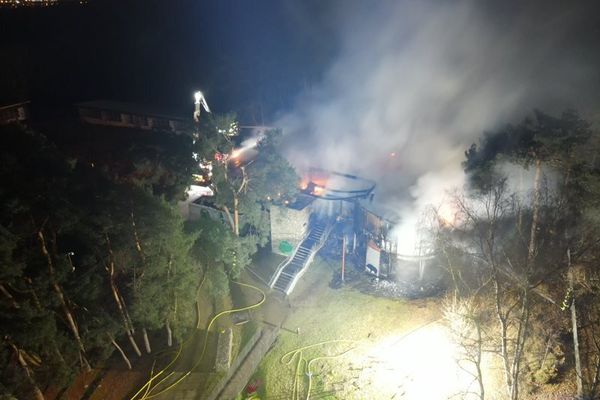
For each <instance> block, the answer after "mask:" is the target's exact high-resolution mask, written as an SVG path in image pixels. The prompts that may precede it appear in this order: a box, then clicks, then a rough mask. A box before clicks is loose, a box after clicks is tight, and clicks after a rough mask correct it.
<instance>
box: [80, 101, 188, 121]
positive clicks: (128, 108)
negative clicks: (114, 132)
mask: <svg viewBox="0 0 600 400" xmlns="http://www.w3.org/2000/svg"><path fill="white" fill-rule="evenodd" d="M76 106H77V107H81V108H96V109H99V110H108V111H120V112H126V113H131V114H139V115H146V116H152V117H160V118H165V119H178V120H191V119H192V118H191V112H190V116H187V117H186V116H183V115H181V114H180V112H178V111H176V112H172V113H171V112H168V111H167V112H165V109H164V108H159V107H156V106H149V105H144V104H137V103H127V102H122V101H112V100H92V101H84V102H81V103H77V104H76Z"/></svg>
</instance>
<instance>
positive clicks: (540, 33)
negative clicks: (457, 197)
mask: <svg viewBox="0 0 600 400" xmlns="http://www.w3.org/2000/svg"><path fill="white" fill-rule="evenodd" d="M493 3H494V2H481V1H472V2H469V1H463V2H458V1H438V2H432V1H389V2H377V3H376V4H375V5H373V3H372V2H358V1H357V2H340V3H339V4H337V6H339V7H338V8H339V12H338V13H336V14H335V15H336V18H335V19H333V20H332V21H330V23H331V24H332V25H334V26H335V31H336V32H337V33H338V36H337V37H336V38H337V39H338V40H339V43H340V45H339V56H338V57H337V58H336V61H335V62H334V63H333V64H332V65H331V67H330V68H329V70H328V71H327V73H326V74H325V76H324V78H323V80H322V82H320V83H319V84H318V85H315V86H314V87H312V88H310V89H308V90H307V91H306V92H305V93H302V94H301V95H300V96H299V97H298V100H297V103H296V107H295V108H294V109H293V110H292V111H291V112H289V113H288V114H286V115H283V116H282V117H281V118H280V120H279V121H278V123H277V125H278V126H281V127H283V129H284V132H285V133H286V134H287V139H288V146H287V149H288V150H287V151H288V155H289V158H290V159H291V160H292V162H293V163H294V164H295V165H296V166H297V167H299V168H304V167H306V166H319V167H323V168H327V169H331V170H334V171H341V172H346V173H353V174H357V175H360V176H363V177H366V178H370V179H373V180H375V181H376V182H377V189H376V195H375V202H376V203H377V206H378V207H380V208H381V209H382V210H385V211H382V213H389V212H393V213H395V214H397V215H398V216H399V218H400V221H401V224H400V228H399V232H403V233H402V235H403V236H406V235H408V232H411V231H413V232H414V229H413V226H414V224H415V223H416V221H418V219H419V217H418V216H419V215H420V214H421V213H422V212H423V210H424V209H425V207H427V206H429V205H432V204H433V205H435V206H438V205H440V204H441V203H443V200H444V196H445V195H446V191H447V190H448V189H451V188H453V187H461V186H462V185H463V181H464V174H463V171H462V168H461V161H462V160H463V159H464V150H465V149H466V148H467V147H468V146H469V145H470V144H471V143H473V142H476V141H477V139H478V137H479V136H480V135H481V134H482V132H484V131H488V130H493V129H495V128H496V127H498V126H499V125H501V124H505V123H508V122H517V121H518V120H520V119H521V118H522V117H523V116H524V115H525V114H527V113H529V112H530V111H531V110H532V109H533V108H540V109H542V110H544V111H546V112H549V113H558V112H561V111H562V110H564V109H566V108H575V109H578V110H579V111H581V112H583V113H584V116H587V117H588V118H593V117H594V116H593V115H592V114H590V113H589V111H590V110H594V106H595V105H596V104H597V99H596V97H595V93H598V92H599V89H598V87H599V85H598V83H599V82H600V79H599V77H598V72H597V71H598V66H599V63H598V55H596V53H598V54H600V51H595V50H597V45H595V43H597V40H598V37H599V36H600V35H599V32H598V26H599V24H598V21H599V19H598V18H597V17H596V15H598V13H595V12H593V10H592V4H593V3H592V2H589V3H584V2H561V3H557V4H556V5H551V4H550V2H547V1H544V2H542V1H537V2H529V3H527V4H525V3H524V2H514V4H513V5H511V4H505V3H511V2H495V3H502V4H501V5H500V4H493ZM594 46H596V49H595V48H594ZM586 113H587V114H586ZM402 224H404V225H402ZM400 239H401V241H402V240H403V238H402V237H401V238H400ZM406 242H410V241H409V240H407V241H406ZM409 247H410V245H409Z"/></svg>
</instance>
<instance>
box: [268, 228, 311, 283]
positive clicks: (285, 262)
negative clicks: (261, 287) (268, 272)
mask: <svg viewBox="0 0 600 400" xmlns="http://www.w3.org/2000/svg"><path fill="white" fill-rule="evenodd" d="M311 231H312V229H307V230H306V232H304V236H302V239H300V242H298V244H297V245H296V248H295V249H294V252H293V253H292V254H291V255H290V256H288V258H286V259H284V260H283V261H282V262H280V263H279V265H278V266H277V269H276V270H275V273H274V274H273V276H272V277H271V280H270V281H269V287H270V288H271V289H273V286H275V282H277V279H279V275H281V272H282V271H283V269H284V268H285V267H286V265H288V264H289V263H290V262H291V261H292V260H293V259H294V257H295V256H296V253H297V252H298V249H299V248H300V245H301V244H302V243H304V241H305V240H306V238H308V236H309V235H310V232H311Z"/></svg>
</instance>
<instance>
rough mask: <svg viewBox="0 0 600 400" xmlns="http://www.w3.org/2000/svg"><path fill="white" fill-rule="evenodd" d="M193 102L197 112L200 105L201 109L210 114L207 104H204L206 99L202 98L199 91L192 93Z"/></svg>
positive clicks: (202, 95)
mask: <svg viewBox="0 0 600 400" xmlns="http://www.w3.org/2000/svg"><path fill="white" fill-rule="evenodd" d="M194 100H196V102H195V104H196V110H197V111H198V112H199V111H200V108H199V105H200V104H202V107H203V108H204V109H205V110H206V112H210V108H208V103H207V102H206V99H205V98H204V94H202V92H201V91H199V90H198V91H197V92H195V93H194Z"/></svg>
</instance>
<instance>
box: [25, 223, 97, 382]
mask: <svg viewBox="0 0 600 400" xmlns="http://www.w3.org/2000/svg"><path fill="white" fill-rule="evenodd" d="M37 236H38V240H39V242H40V245H41V250H42V254H43V255H44V257H45V258H46V262H47V264H48V273H49V275H50V283H51V286H52V289H53V290H54V293H56V296H57V297H58V299H59V301H60V305H61V308H62V311H63V313H64V314H65V318H66V319H67V323H68V325H69V328H70V329H71V333H72V334H73V336H74V337H75V341H76V342H77V346H78V347H79V351H80V353H81V354H80V361H81V365H82V367H83V368H84V369H85V370H86V371H88V372H89V371H91V370H92V368H91V367H90V364H89V363H88V361H87V359H86V357H85V347H84V345H83V341H82V340H81V336H80V335H79V329H78V328H77V324H76V323H75V317H74V316H73V313H71V310H69V307H68V305H67V300H66V297H65V295H64V293H63V290H62V288H61V287H60V285H59V284H58V282H57V281H56V275H55V273H54V263H53V261H52V257H51V256H50V253H48V248H47V247H46V239H45V238H44V233H43V232H42V230H41V229H40V230H39V231H38V233H37Z"/></svg>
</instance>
